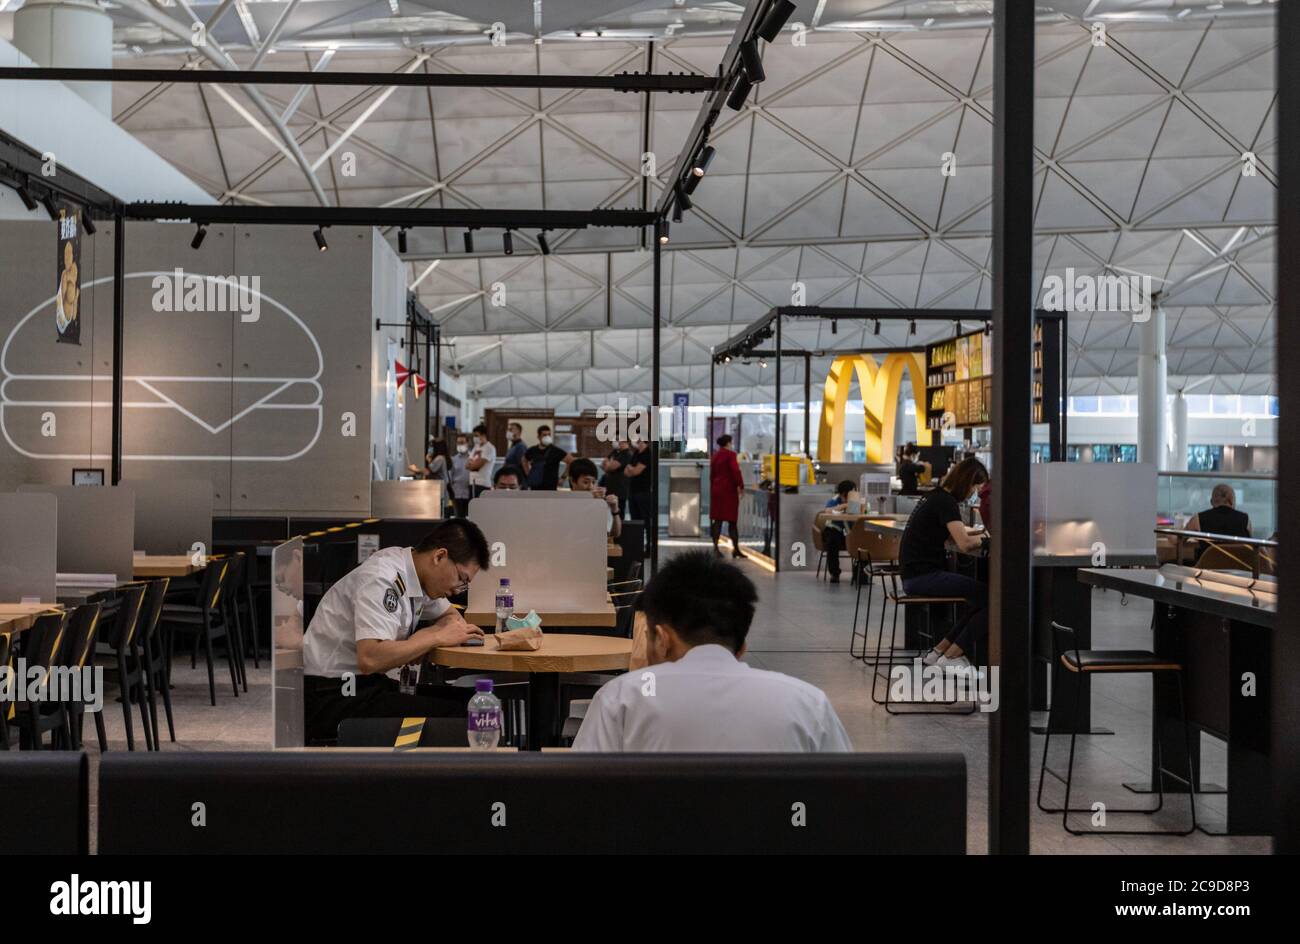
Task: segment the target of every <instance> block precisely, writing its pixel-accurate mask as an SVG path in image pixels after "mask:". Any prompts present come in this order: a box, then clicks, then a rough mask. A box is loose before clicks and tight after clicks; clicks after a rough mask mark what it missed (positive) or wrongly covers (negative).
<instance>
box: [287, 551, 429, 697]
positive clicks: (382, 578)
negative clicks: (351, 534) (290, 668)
mask: <svg viewBox="0 0 1300 944" xmlns="http://www.w3.org/2000/svg"><path fill="white" fill-rule="evenodd" d="M450 607H451V604H450V603H448V602H447V600H446V599H437V600H435V599H433V598H432V597H427V596H425V595H424V588H423V587H421V586H420V575H419V574H417V573H416V572H415V559H414V558H413V557H412V556H411V549H410V548H409V547H386V548H384V549H383V550H382V551H376V552H375V553H374V554H372V555H370V557H369V558H368V559H367V560H366V561H365V563H363V564H361V565H360V566H359V567H356V568H354V569H353V570H352V571H351V572H349V573H348V575H347V576H346V577H344V578H343V579H342V580H340V581H339V582H338V583H336V584H334V585H333V586H332V587H330V588H329V590H328V591H327V592H326V594H325V596H324V597H323V598H322V599H321V601H320V605H319V606H317V607H316V612H315V614H313V615H312V618H311V625H309V626H308V627H307V636H306V639H305V640H304V641H303V647H302V662H303V674H304V675H319V676H322V677H324V678H341V677H342V676H343V673H344V672H351V673H353V674H358V673H357V640H359V639H392V640H400V639H405V638H407V637H408V636H410V635H411V633H412V632H413V631H414V630H415V629H416V628H417V627H418V626H419V624H420V622H421V621H422V620H434V619H437V618H438V617H439V616H441V615H442V614H443V613H445V612H447V610H448V609H449V608H450ZM400 674H401V667H400V666H399V667H398V668H394V669H390V670H389V672H388V675H389V676H391V677H392V678H399V677H400Z"/></svg>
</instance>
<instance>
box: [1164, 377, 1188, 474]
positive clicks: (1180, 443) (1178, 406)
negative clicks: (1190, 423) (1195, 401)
mask: <svg viewBox="0 0 1300 944" xmlns="http://www.w3.org/2000/svg"><path fill="white" fill-rule="evenodd" d="M1169 412H1170V413H1171V419H1172V421H1173V423H1172V428H1171V429H1170V435H1169V462H1168V465H1167V468H1168V469H1169V471H1170V472H1186V471H1187V396H1186V395H1185V394H1184V393H1183V392H1182V391H1181V390H1179V391H1178V393H1176V394H1175V395H1174V402H1173V407H1172V408H1171V409H1170V411H1169Z"/></svg>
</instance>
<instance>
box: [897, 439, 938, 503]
mask: <svg viewBox="0 0 1300 944" xmlns="http://www.w3.org/2000/svg"><path fill="white" fill-rule="evenodd" d="M919 457H920V452H919V451H918V450H917V448H916V447H915V446H913V445H912V444H911V443H908V444H907V445H906V446H903V447H902V449H901V451H900V452H899V456H898V466H897V472H898V479H899V481H900V482H902V488H901V489H900V490H899V492H898V494H900V495H920V494H921V490H920V488H918V487H917V484H916V483H917V479H918V478H919V477H920V476H921V475H928V474H929V473H930V463H928V462H922V461H920V458H919Z"/></svg>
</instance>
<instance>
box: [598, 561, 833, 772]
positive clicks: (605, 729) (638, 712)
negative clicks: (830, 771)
mask: <svg viewBox="0 0 1300 944" xmlns="http://www.w3.org/2000/svg"><path fill="white" fill-rule="evenodd" d="M757 603H758V591H757V590H756V589H755V587H754V584H753V582H752V581H751V580H750V579H749V578H748V577H746V576H745V575H744V574H743V573H742V572H741V571H740V568H739V567H737V566H736V565H735V564H732V563H730V562H728V561H726V560H722V559H719V558H718V557H716V556H715V555H714V554H713V553H712V552H710V551H690V552H687V553H684V554H679V555H677V556H676V557H673V558H672V559H670V560H669V561H668V562H667V563H666V564H663V565H661V566H660V568H659V569H658V571H657V572H656V573H655V575H654V577H653V578H652V579H651V581H650V582H649V583H648V584H646V587H645V590H644V591H643V592H642V594H641V608H642V610H643V611H644V613H645V622H646V637H645V641H646V650H647V659H648V660H649V662H650V664H649V665H648V666H647V667H646V668H644V669H640V670H638V671H633V672H628V673H626V674H624V675H620V676H618V677H617V678H615V679H613V680H612V681H610V682H608V683H606V684H605V685H604V687H602V688H601V689H600V691H598V692H597V693H596V695H595V698H593V699H592V702H591V706H590V707H589V708H588V709H587V715H586V717H585V718H584V719H583V722H582V727H581V728H579V730H578V736H577V738H575V739H574V742H573V749H574V750H575V751H594V752H615V751H643V752H644V751H671V752H690V751H709V752H721V751H754V752H805V751H809V752H810V751H851V750H853V745H852V744H851V743H849V737H848V734H847V733H846V732H845V730H844V725H842V724H841V723H840V719H839V717H838V716H837V715H836V714H835V709H834V708H833V707H831V703H830V699H828V698H827V697H826V695H825V693H823V692H822V691H821V689H819V688H816V687H815V686H813V685H809V684H808V683H807V682H804V681H801V680H799V679H796V678H791V677H790V676H788V675H782V674H781V673H779V672H769V671H765V670H763V669H755V668H752V667H750V666H748V665H746V664H745V663H744V662H743V661H741V660H742V657H743V656H744V654H745V639H746V637H747V636H748V635H749V627H750V624H751V623H752V622H753V620H754V609H755V605H756V604H757Z"/></svg>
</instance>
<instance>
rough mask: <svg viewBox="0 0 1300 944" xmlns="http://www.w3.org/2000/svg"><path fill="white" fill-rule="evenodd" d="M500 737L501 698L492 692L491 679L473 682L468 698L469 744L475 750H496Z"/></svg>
mask: <svg viewBox="0 0 1300 944" xmlns="http://www.w3.org/2000/svg"><path fill="white" fill-rule="evenodd" d="M500 739H501V699H499V698H497V696H495V695H493V694H492V680H491V679H477V680H476V681H475V682H474V697H473V698H471V699H470V700H469V746H470V749H471V750H475V751H491V750H496V746H497V741H499V740H500Z"/></svg>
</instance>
